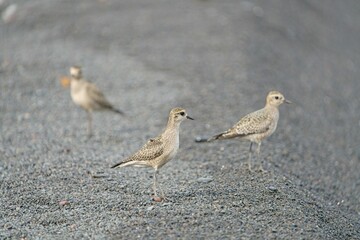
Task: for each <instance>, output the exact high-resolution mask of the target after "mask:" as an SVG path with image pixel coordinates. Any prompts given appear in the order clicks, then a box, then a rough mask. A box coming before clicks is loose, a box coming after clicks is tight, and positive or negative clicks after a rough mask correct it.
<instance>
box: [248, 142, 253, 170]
mask: <svg viewBox="0 0 360 240" xmlns="http://www.w3.org/2000/svg"><path fill="white" fill-rule="evenodd" d="M252 145H253V142H250V149H249V159H248V168H249V171H250V172H252V169H251V161H252V159H251V158H252Z"/></svg>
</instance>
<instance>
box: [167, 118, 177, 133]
mask: <svg viewBox="0 0 360 240" xmlns="http://www.w3.org/2000/svg"><path fill="white" fill-rule="evenodd" d="M179 127H180V121H175V119H174V118H172V117H169V120H168V123H167V125H166V130H165V131H175V132H178V131H179Z"/></svg>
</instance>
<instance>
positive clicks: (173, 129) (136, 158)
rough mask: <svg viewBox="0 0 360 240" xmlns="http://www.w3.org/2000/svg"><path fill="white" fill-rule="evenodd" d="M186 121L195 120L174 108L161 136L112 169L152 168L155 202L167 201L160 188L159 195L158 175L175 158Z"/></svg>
mask: <svg viewBox="0 0 360 240" xmlns="http://www.w3.org/2000/svg"><path fill="white" fill-rule="evenodd" d="M185 119H190V120H194V119H193V118H192V117H190V116H188V115H187V113H186V111H185V109H183V108H179V107H177V108H173V109H172V110H171V111H170V114H169V118H168V123H167V125H166V128H165V130H164V131H163V132H162V133H161V134H160V135H159V136H157V137H155V138H150V139H149V140H148V141H147V142H146V144H145V145H144V146H143V147H142V148H140V150H138V151H137V152H135V153H134V154H133V155H131V156H130V157H128V158H126V159H125V160H124V161H122V162H119V163H117V164H115V165H113V166H112V167H111V168H116V167H120V168H122V167H127V166H135V167H152V168H153V169H154V170H155V171H154V183H153V191H154V198H153V199H154V200H155V201H157V199H160V201H161V200H163V199H165V196H164V192H163V191H162V189H161V187H159V189H160V191H161V197H159V196H158V195H157V185H158V184H157V174H158V172H159V169H160V168H161V167H162V166H164V165H165V164H166V163H167V162H169V161H170V160H171V159H173V158H174V157H175V155H176V153H177V151H178V149H179V130H180V124H181V122H182V121H184V120H185Z"/></svg>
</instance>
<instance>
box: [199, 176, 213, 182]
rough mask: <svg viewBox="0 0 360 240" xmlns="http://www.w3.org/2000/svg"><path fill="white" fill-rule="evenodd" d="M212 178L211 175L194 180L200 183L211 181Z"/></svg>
mask: <svg viewBox="0 0 360 240" xmlns="http://www.w3.org/2000/svg"><path fill="white" fill-rule="evenodd" d="M213 180H214V179H213V178H212V177H200V178H198V179H197V180H196V181H197V182H201V183H209V182H212V181H213Z"/></svg>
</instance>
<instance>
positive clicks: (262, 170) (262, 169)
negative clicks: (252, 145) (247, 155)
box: [256, 142, 266, 173]
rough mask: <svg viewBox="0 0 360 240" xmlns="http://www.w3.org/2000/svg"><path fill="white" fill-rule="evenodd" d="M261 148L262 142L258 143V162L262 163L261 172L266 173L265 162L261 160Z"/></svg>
mask: <svg viewBox="0 0 360 240" xmlns="http://www.w3.org/2000/svg"><path fill="white" fill-rule="evenodd" d="M260 146H261V142H259V143H258V147H257V149H256V154H257V159H258V162H260V166H259V171H260V172H264V173H265V172H266V170H265V169H264V168H263V161H262V160H260Z"/></svg>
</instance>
